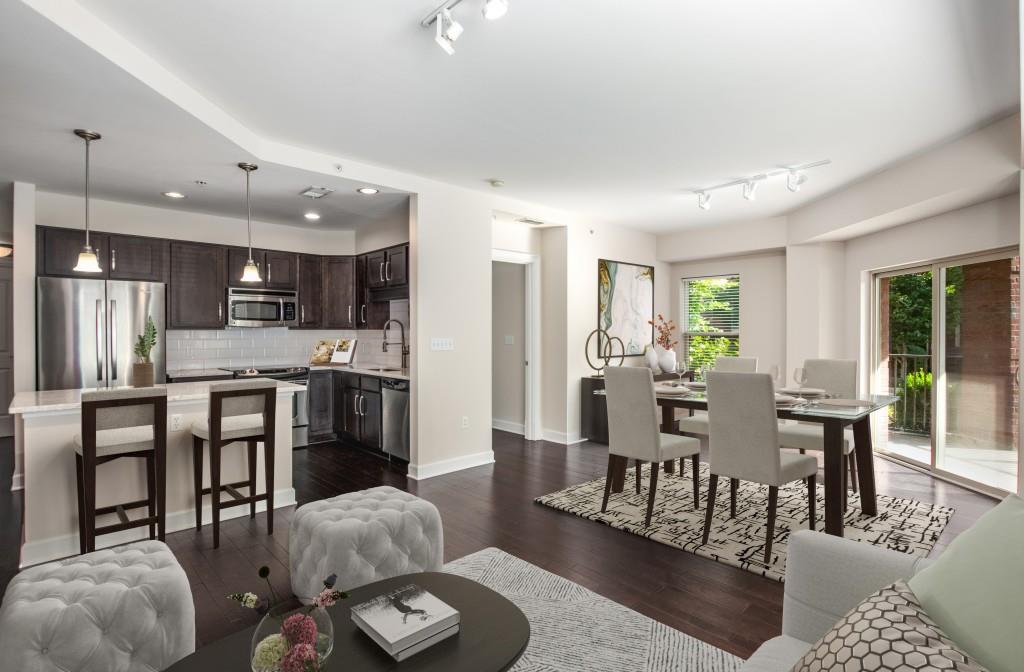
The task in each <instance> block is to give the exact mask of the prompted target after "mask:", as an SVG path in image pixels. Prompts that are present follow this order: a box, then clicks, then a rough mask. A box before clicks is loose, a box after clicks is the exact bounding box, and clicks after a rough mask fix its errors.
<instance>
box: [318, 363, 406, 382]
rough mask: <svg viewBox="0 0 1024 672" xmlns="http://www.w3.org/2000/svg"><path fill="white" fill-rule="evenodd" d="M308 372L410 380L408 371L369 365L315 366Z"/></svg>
mask: <svg viewBox="0 0 1024 672" xmlns="http://www.w3.org/2000/svg"><path fill="white" fill-rule="evenodd" d="M309 370H310V371H335V370H337V371H348V372H350V373H358V374H360V375H363V376H377V377H378V378H395V379H397V380H412V378H411V377H410V376H409V369H391V368H388V367H385V366H379V367H378V366H371V365H369V364H365V365H356V366H352V365H350V364H316V365H313V366H310V367H309Z"/></svg>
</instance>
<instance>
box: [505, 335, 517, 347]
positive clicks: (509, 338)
mask: <svg viewBox="0 0 1024 672" xmlns="http://www.w3.org/2000/svg"><path fill="white" fill-rule="evenodd" d="M515 344H516V337H515V336H513V335H512V334H509V335H507V336H505V345H515Z"/></svg>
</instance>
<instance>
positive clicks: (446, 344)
mask: <svg viewBox="0 0 1024 672" xmlns="http://www.w3.org/2000/svg"><path fill="white" fill-rule="evenodd" d="M430 349H431V350H434V351H437V352H440V351H446V350H454V349H455V339H452V338H431V339H430Z"/></svg>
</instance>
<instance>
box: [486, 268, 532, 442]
mask: <svg viewBox="0 0 1024 672" xmlns="http://www.w3.org/2000/svg"><path fill="white" fill-rule="evenodd" d="M491 282H492V290H491V296H492V298H491V310H492V314H491V325H492V327H491V361H492V366H491V415H492V416H493V417H492V424H493V426H494V427H495V428H496V429H504V430H506V431H514V432H517V433H522V432H523V431H524V427H523V424H524V422H525V417H526V407H525V399H526V367H525V366H524V365H523V363H524V362H525V361H526V350H525V335H526V266H524V265H522V264H509V263H504V262H500V261H496V262H494V264H493V275H492V277H491ZM509 341H511V342H509Z"/></svg>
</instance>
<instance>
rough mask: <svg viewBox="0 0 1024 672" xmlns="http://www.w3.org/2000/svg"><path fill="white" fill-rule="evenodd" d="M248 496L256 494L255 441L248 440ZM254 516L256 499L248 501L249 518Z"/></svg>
mask: <svg viewBox="0 0 1024 672" xmlns="http://www.w3.org/2000/svg"><path fill="white" fill-rule="evenodd" d="M246 443H248V444H249V496H250V497H254V496H255V495H256V442H255V441H253V440H251V439H250V440H249V441H247V442H246ZM255 517H256V500H253V501H251V502H249V518H255Z"/></svg>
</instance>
